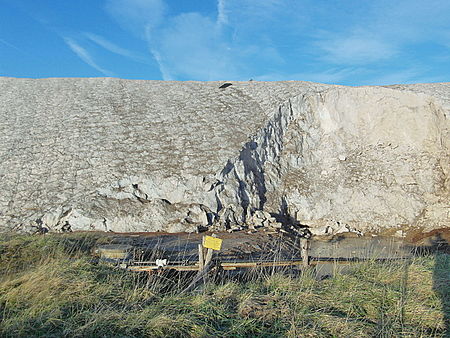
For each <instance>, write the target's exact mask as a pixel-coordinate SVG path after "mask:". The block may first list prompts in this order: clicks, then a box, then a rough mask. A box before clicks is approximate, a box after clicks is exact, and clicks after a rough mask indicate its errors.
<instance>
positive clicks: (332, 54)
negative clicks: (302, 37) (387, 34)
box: [317, 34, 397, 65]
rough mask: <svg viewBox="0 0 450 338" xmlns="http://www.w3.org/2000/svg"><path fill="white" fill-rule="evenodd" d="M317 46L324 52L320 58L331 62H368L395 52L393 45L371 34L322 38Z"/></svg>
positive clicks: (385, 57) (387, 56)
mask: <svg viewBox="0 0 450 338" xmlns="http://www.w3.org/2000/svg"><path fill="white" fill-rule="evenodd" d="M317 46H318V47H319V48H320V49H321V50H322V51H323V52H324V55H323V56H322V58H323V59H324V60H325V61H327V62H329V63H332V64H351V65H354V64H369V63H373V62H377V61H381V60H386V59H389V58H391V57H392V56H394V55H395V54H396V53H397V51H396V48H395V47H394V46H393V45H391V44H390V43H388V42H387V41H384V40H383V39H379V38H377V37H372V36H371V34H360V35H354V36H338V37H336V38H331V39H324V40H321V41H320V42H318V43H317Z"/></svg>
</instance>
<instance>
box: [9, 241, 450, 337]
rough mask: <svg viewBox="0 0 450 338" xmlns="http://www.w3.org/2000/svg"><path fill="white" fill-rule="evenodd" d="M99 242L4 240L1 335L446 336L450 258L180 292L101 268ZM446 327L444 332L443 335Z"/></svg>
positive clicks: (257, 275)
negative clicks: (94, 253)
mask: <svg viewBox="0 0 450 338" xmlns="http://www.w3.org/2000/svg"><path fill="white" fill-rule="evenodd" d="M105 241H108V238H107V237H104V236H102V235H99V234H87V235H86V234H69V235H56V234H53V235H45V236H3V237H0V336H2V337H30V336H45V337H66V336H67V337H117V336H122V337H138V336H143V337H187V336H191V337H210V336H220V337H249V336H252V337H258V336H259V337H277V336H288V337H330V336H331V337H332V336H334V337H375V336H378V337H396V336H398V337H430V336H431V337H445V336H446V334H448V332H447V331H446V330H448V322H447V323H446V320H448V316H449V304H450V303H449V294H450V289H449V288H450V278H449V273H450V257H449V255H448V254H445V253H440V254H434V255H429V256H426V257H417V258H414V259H412V260H410V261H401V262H390V263H383V264H381V263H377V262H375V261H369V262H367V263H364V264H357V265H354V266H353V267H352V268H351V270H350V271H349V272H347V273H345V274H338V275H336V276H335V277H334V278H330V279H325V280H322V281H319V280H316V279H315V278H314V275H313V274H312V273H304V274H302V275H299V276H289V275H287V274H283V273H277V272H276V273H272V271H271V272H267V271H265V272H261V271H256V272H254V273H252V274H247V275H246V278H245V279H243V280H235V279H232V278H231V277H229V278H228V277H226V276H222V277H221V278H218V279H215V280H214V279H212V280H211V281H210V282H209V283H208V284H207V285H206V286H204V287H203V288H202V289H201V290H197V291H194V292H191V293H185V294H183V293H181V292H180V291H181V290H182V287H183V283H184V281H183V278H182V277H180V276H179V275H177V276H172V277H173V278H169V276H153V277H149V276H147V275H146V274H145V273H143V274H139V273H132V272H127V271H125V270H121V269H118V268H115V267H114V266H111V265H108V264H105V263H102V262H99V261H97V260H95V259H94V258H93V257H92V255H91V251H92V248H93V247H94V246H95V245H96V244H98V243H102V242H105ZM446 325H447V327H446Z"/></svg>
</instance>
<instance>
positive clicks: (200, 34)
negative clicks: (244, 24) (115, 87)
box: [106, 0, 283, 80]
mask: <svg viewBox="0 0 450 338" xmlns="http://www.w3.org/2000/svg"><path fill="white" fill-rule="evenodd" d="M245 2H246V6H247V7H246V8H248V9H249V10H250V9H251V8H254V7H255V4H256V2H255V1H250V0H245ZM274 2H275V1H267V3H266V2H264V4H265V5H264V6H260V7H262V8H260V14H261V13H262V12H263V11H267V13H266V14H267V15H269V13H270V11H271V9H272V8H273V7H274ZM216 5H217V12H216V13H214V14H216V15H211V14H210V15H205V14H200V13H197V12H191V13H180V14H178V15H172V16H168V15H167V6H166V5H165V3H164V2H163V1H162V0H152V1H148V2H145V6H144V4H143V1H140V0H108V2H107V7H106V8H107V11H108V13H109V14H110V15H112V17H113V18H114V19H115V20H116V21H117V22H118V23H119V24H120V25H121V26H122V27H125V28H127V29H129V30H130V31H131V32H133V34H135V35H138V36H141V37H142V36H143V37H144V40H145V41H146V42H147V44H148V48H149V51H150V52H151V54H152V55H153V58H154V59H155V60H156V62H157V63H158V65H159V68H160V72H161V74H162V77H163V79H193V80H217V79H248V78H249V76H250V74H251V71H250V70H249V68H248V63H247V61H248V60H251V59H253V60H256V59H257V60H259V62H262V61H270V62H272V63H273V62H275V63H277V62H283V60H282V57H281V56H280V53H279V52H278V51H277V50H276V48H275V47H274V46H273V45H272V44H271V43H270V41H269V40H270V39H268V36H264V37H263V38H262V39H264V42H263V43H262V44H258V43H251V42H250V43H249V41H242V40H240V39H239V38H237V35H238V34H239V28H238V27H236V26H235V22H234V20H231V19H230V16H232V15H234V14H235V12H234V11H235V10H236V3H233V4H230V2H229V1H226V0H218V1H217V2H216ZM250 5H251V6H250ZM124 6H126V10H122V9H123V8H124ZM252 6H253V7H252ZM256 7H257V6H256ZM137 29H140V32H139V31H137Z"/></svg>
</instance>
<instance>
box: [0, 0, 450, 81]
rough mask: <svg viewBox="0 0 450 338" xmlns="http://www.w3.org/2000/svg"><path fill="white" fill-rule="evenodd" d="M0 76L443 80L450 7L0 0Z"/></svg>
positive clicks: (436, 1)
mask: <svg viewBox="0 0 450 338" xmlns="http://www.w3.org/2000/svg"><path fill="white" fill-rule="evenodd" d="M0 75H1V76H13V77H32V78H44V77H105V76H108V77H109V76H112V77H120V78H126V79H148V80H161V79H164V80H182V81H184V80H201V81H209V80H249V79H254V80H270V81H272V80H302V81H314V82H325V83H336V84H344V85H366V84H394V83H414V82H448V81H450V1H449V0H426V1H424V0H389V1H387V0H196V1H189V0H90V1H89V0H0Z"/></svg>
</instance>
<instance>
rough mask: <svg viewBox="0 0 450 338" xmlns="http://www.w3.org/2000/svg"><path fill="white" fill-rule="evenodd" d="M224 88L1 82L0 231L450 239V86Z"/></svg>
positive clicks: (127, 82)
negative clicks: (405, 233)
mask: <svg viewBox="0 0 450 338" xmlns="http://www.w3.org/2000/svg"><path fill="white" fill-rule="evenodd" d="M222 84H223V83H220V82H207V83H205V82H163V81H130V80H120V79H109V78H108V79H102V78H98V79H43V80H31V79H13V78H0V187H1V191H2V193H1V194H0V230H1V231H35V230H36V229H37V230H40V231H74V230H102V231H119V232H131V231H132V232H135V231H167V232H178V231H197V230H198V229H199V228H207V227H213V228H214V229H221V230H230V231H232V230H239V229H244V228H250V229H255V228H258V227H267V226H271V227H273V228H280V227H281V225H282V224H285V225H287V224H301V225H305V226H309V227H310V228H311V229H312V232H313V233H322V232H323V233H324V234H330V233H333V232H336V231H338V232H339V231H341V230H342V229H344V230H345V229H348V230H349V231H355V232H358V231H379V230H380V229H383V228H392V227H401V226H412V227H421V228H424V229H428V230H429V229H434V228H441V227H448V226H450V219H449V217H450V216H449V214H450V211H449V210H450V209H449V200H450V179H449V177H450V176H449V169H450V164H449V146H450V135H449V112H450V84H426V85H403V86H391V87H343V86H331V85H322V84H315V83H306V82H255V81H252V82H233V83H232V85H229V86H227V87H224V88H220V87H221V85H222ZM344 230H342V231H344Z"/></svg>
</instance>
